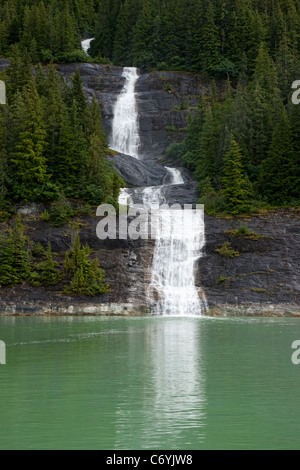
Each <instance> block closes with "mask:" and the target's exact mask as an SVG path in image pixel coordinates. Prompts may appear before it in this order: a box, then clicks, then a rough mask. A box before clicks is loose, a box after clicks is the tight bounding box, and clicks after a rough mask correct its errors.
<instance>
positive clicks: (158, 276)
mask: <svg viewBox="0 0 300 470" xmlns="http://www.w3.org/2000/svg"><path fill="white" fill-rule="evenodd" d="M154 214H155V219H156V220H155V224H156V242H155V247H154V254H153V261H152V275H151V282H150V285H149V288H148V293H147V297H148V300H149V303H150V305H151V311H152V313H154V314H156V315H172V316H196V315H203V313H204V312H205V310H206V309H207V304H206V299H205V296H204V295H202V299H200V295H199V294H200V293H199V292H198V289H197V287H196V286H195V272H194V268H195V262H196V260H197V259H199V258H200V257H201V252H202V248H203V247H204V244H205V230H204V213H203V210H199V209H198V210H192V209H188V210H185V209H184V208H177V209H176V208H174V209H172V207H171V208H169V209H158V210H157V211H154Z"/></svg>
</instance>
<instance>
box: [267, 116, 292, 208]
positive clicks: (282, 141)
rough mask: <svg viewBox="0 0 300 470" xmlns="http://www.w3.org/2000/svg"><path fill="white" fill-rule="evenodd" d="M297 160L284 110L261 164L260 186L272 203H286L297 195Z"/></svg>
mask: <svg viewBox="0 0 300 470" xmlns="http://www.w3.org/2000/svg"><path fill="white" fill-rule="evenodd" d="M298 168H299V160H298V161H296V158H295V153H294V149H293V145H292V136H291V129H290V125H289V122H288V117H287V114H286V112H284V113H283V114H282V117H281V120H280V122H279V123H278V125H277V127H276V128H275V130H274V133H273V138H272V142H271V145H270V149H269V152H268V158H266V159H265V160H264V161H263V163H262V166H261V171H260V180H259V182H260V187H261V192H262V194H263V195H265V196H266V198H267V200H268V201H269V202H271V203H272V204H282V203H286V202H288V201H289V200H290V199H291V196H292V197H293V196H294V197H295V198H296V195H298V196H299V189H298V185H299V169H298Z"/></svg>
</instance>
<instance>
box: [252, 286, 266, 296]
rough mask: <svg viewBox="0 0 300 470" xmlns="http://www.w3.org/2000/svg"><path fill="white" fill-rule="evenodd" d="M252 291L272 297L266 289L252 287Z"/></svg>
mask: <svg viewBox="0 0 300 470" xmlns="http://www.w3.org/2000/svg"><path fill="white" fill-rule="evenodd" d="M250 290H252V292H259V293H261V294H268V295H270V292H268V291H267V290H266V289H263V288H261V287H252V288H251V289H250Z"/></svg>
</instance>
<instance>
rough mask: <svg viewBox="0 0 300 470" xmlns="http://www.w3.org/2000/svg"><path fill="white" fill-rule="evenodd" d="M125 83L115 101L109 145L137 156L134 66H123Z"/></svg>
mask: <svg viewBox="0 0 300 470" xmlns="http://www.w3.org/2000/svg"><path fill="white" fill-rule="evenodd" d="M122 77H125V84H124V87H123V90H122V91H121V94H120V96H119V98H118V100H117V102H116V105H115V109H114V119H113V125H112V135H111V140H110V147H111V148H112V149H114V150H117V151H118V152H120V153H125V154H127V155H131V156H132V157H135V158H139V146H140V137H139V128H138V112H137V105H136V97H135V93H134V89H135V84H136V82H137V80H138V73H137V69H136V68H135V67H124V69H123V74H122Z"/></svg>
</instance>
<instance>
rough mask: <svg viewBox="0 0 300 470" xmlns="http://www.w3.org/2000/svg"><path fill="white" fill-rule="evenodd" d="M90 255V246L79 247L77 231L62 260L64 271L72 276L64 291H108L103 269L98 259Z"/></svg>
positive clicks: (100, 292) (101, 292)
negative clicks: (70, 247)
mask: <svg viewBox="0 0 300 470" xmlns="http://www.w3.org/2000/svg"><path fill="white" fill-rule="evenodd" d="M90 255H91V249H90V247H89V246H88V245H85V246H83V247H81V243H80V237H79V234H78V233H77V235H76V237H75V241H74V244H73V247H72V249H71V250H70V251H69V252H67V253H66V257H65V261H64V267H65V271H66V273H67V274H69V275H71V276H72V278H71V282H70V286H69V287H66V289H65V292H67V293H73V294H80V295H92V296H94V295H99V294H104V293H108V292H110V287H109V285H108V284H107V283H105V272H104V270H103V269H101V268H100V265H99V262H98V259H97V258H95V259H91V258H90Z"/></svg>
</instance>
